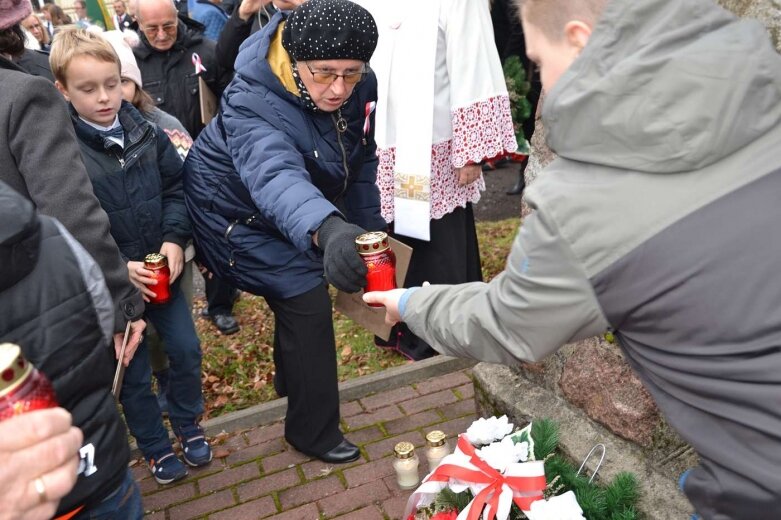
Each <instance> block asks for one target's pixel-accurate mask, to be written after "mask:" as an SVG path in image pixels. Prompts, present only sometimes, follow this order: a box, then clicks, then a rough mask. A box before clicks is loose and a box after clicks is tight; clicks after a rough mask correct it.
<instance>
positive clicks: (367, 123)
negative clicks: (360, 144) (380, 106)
mask: <svg viewBox="0 0 781 520" xmlns="http://www.w3.org/2000/svg"><path fill="white" fill-rule="evenodd" d="M375 108H377V102H376V101H369V102H368V103H366V110H365V112H366V118H365V119H364V120H363V135H364V136H367V135H369V131H370V130H371V129H372V119H371V115H372V112H374V109H375Z"/></svg>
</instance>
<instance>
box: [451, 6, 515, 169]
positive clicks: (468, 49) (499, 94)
mask: <svg viewBox="0 0 781 520" xmlns="http://www.w3.org/2000/svg"><path fill="white" fill-rule="evenodd" d="M441 21H442V23H443V26H444V31H445V38H446V42H447V72H448V77H449V83H450V111H451V116H452V127H453V130H452V131H453V142H452V146H453V148H452V159H451V161H452V165H453V167H454V168H460V167H462V166H464V165H465V164H468V163H479V162H480V161H482V160H483V159H487V158H492V157H496V156H498V155H500V154H503V153H506V152H512V151H515V150H516V148H517V142H516V139H515V132H514V130H513V122H512V115H511V113H510V98H509V96H508V95H507V86H506V84H505V81H504V73H503V72H502V66H501V63H500V60H499V53H498V51H497V49H496V44H495V43H494V38H493V27H492V25H491V13H490V11H489V6H488V0H443V2H442V14H441Z"/></svg>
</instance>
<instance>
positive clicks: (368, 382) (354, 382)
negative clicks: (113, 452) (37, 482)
mask: <svg viewBox="0 0 781 520" xmlns="http://www.w3.org/2000/svg"><path fill="white" fill-rule="evenodd" d="M475 363H476V362H475V361H473V360H470V359H459V358H453V357H449V356H434V357H432V358H429V359H424V360H423V361H416V362H414V363H410V364H407V365H403V366H400V367H393V368H388V369H386V370H383V371H381V372H377V373H375V374H369V375H367V376H362V377H357V378H355V379H351V380H349V381H345V382H343V383H339V398H340V400H341V402H347V401H355V400H356V399H361V398H363V397H367V396H369V395H371V394H375V393H377V392H384V391H385V390H392V389H394V388H399V387H402V386H405V385H409V384H411V383H415V382H417V381H423V380H425V379H429V378H431V377H436V376H441V375H444V374H449V373H451V372H456V371H458V370H463V369H465V368H469V367H472V366H474V365H475ZM285 410H287V398H284V397H283V398H281V399H275V400H274V401H269V402H267V403H263V404H259V405H255V406H251V407H249V408H245V409H244V410H239V411H237V412H230V413H227V414H225V415H221V416H219V417H215V418H214V419H209V420H208V421H204V422H203V423H202V426H203V428H204V430H205V431H206V435H209V436H214V435H217V434H219V433H221V432H223V431H225V432H235V431H239V430H246V429H249V428H255V427H258V426H264V425H266V424H270V423H273V422H276V421H280V420H282V419H284V417H285ZM169 435H170V432H169ZM171 438H173V436H172V437H171ZM130 450H131V454H130V456H131V457H132V458H134V459H135V458H138V457H141V452H140V451H139V450H138V448H137V446H136V442H135V440H133V439H131V441H130Z"/></svg>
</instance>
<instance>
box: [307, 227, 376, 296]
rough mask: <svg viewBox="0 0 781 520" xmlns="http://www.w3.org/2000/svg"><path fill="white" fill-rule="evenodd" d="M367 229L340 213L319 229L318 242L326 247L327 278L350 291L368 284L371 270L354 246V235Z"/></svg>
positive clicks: (325, 266) (335, 284) (358, 289)
mask: <svg viewBox="0 0 781 520" xmlns="http://www.w3.org/2000/svg"><path fill="white" fill-rule="evenodd" d="M363 233H366V231H365V230H364V229H362V228H361V227H359V226H356V225H355V224H349V223H347V222H345V221H344V220H342V218H341V217H337V216H331V217H328V218H327V219H325V222H323V224H322V225H321V226H320V228H319V229H318V230H317V242H318V245H319V246H320V249H322V250H323V267H324V269H325V279H326V280H328V282H329V283H330V284H331V285H333V286H334V287H336V288H337V289H339V290H340V291H344V292H347V293H356V292H358V291H360V290H361V288H363V287H366V274H367V273H368V272H369V271H368V269H366V265H365V264H364V263H363V260H361V255H359V254H358V251H356V249H355V238H356V237H357V236H358V235H362V234H363Z"/></svg>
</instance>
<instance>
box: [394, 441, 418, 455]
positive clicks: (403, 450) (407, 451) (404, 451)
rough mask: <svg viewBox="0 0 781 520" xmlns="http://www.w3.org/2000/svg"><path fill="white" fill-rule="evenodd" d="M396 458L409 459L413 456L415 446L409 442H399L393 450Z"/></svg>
mask: <svg viewBox="0 0 781 520" xmlns="http://www.w3.org/2000/svg"><path fill="white" fill-rule="evenodd" d="M393 451H394V452H395V453H396V457H397V458H399V459H409V458H410V457H412V456H413V455H414V454H415V446H413V445H412V443H411V442H406V441H405V442H400V443H398V444H397V445H396V447H395V448H393Z"/></svg>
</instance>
